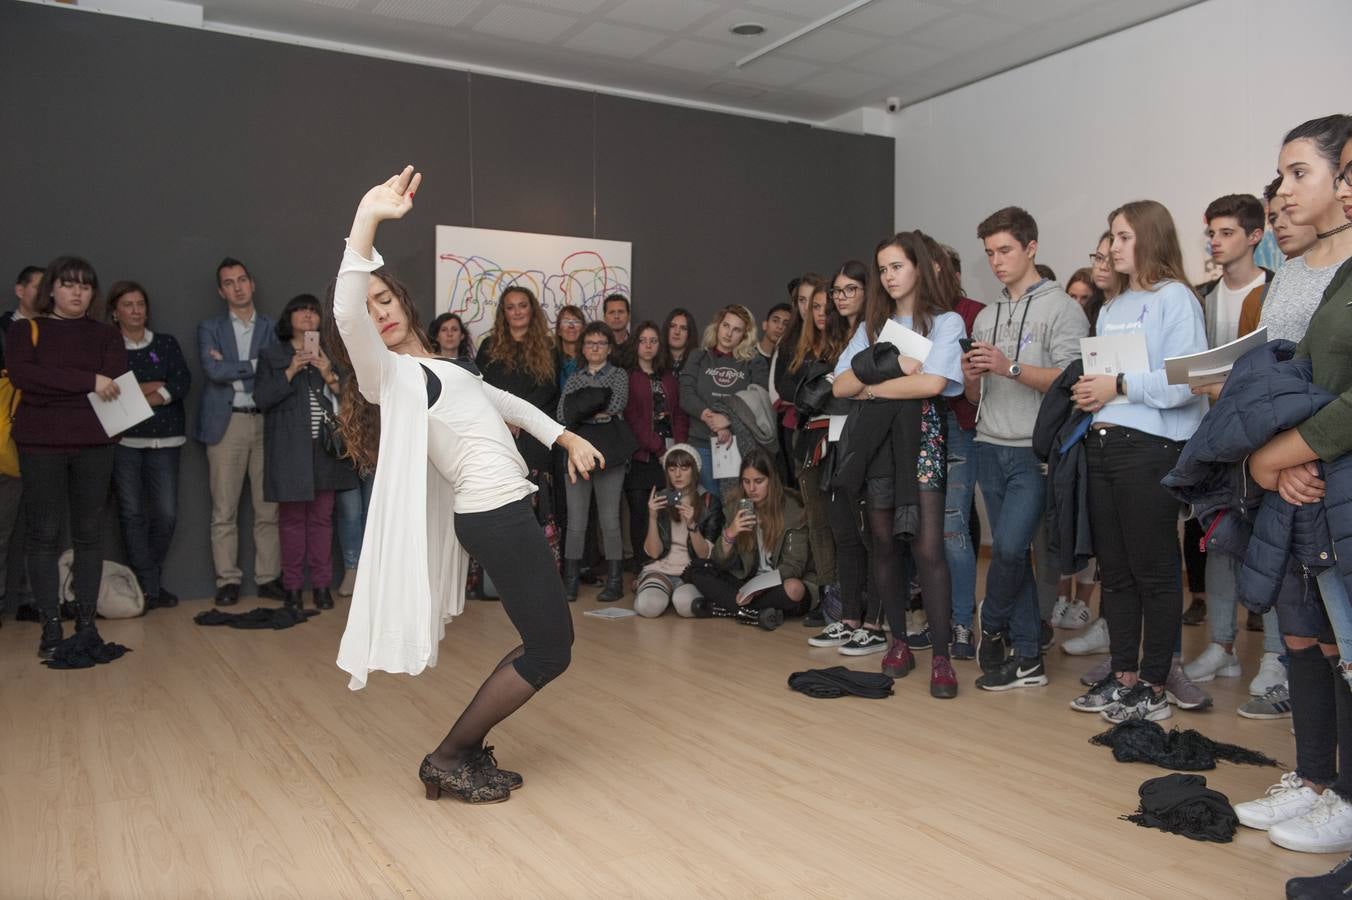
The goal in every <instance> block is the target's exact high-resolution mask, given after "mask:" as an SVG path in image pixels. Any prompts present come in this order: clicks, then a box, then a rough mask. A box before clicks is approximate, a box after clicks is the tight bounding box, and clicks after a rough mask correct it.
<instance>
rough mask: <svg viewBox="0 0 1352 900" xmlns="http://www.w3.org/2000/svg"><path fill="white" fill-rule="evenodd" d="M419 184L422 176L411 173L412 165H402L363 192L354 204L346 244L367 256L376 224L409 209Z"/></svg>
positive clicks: (371, 246) (417, 173)
mask: <svg viewBox="0 0 1352 900" xmlns="http://www.w3.org/2000/svg"><path fill="white" fill-rule="evenodd" d="M420 184H422V173H421V172H415V171H413V167H412V166H404V171H402V172H400V173H399V174H398V175H395V176H393V177H391V178H389V179H387V180H386V181H385V182H383V183H382V184H378V185H376V186H375V187H373V188H371V189H370V190H369V191H367V192H366V196H365V197H362V198H361V203H359V204H357V215H356V217H355V218H353V220H352V232H351V233H350V234H349V235H348V236H347V245H348V246H349V247H351V248H352V249H353V250H354V251H356V252H357V253H359V254H361V255H362V256H365V257H370V255H371V250H372V249H373V248H374V246H375V240H376V229H377V228H378V227H380V223H381V222H383V221H385V220H386V219H402V218H403V217H404V214H405V213H407V212H408V211H409V210H410V209H412V208H413V195H414V194H415V193H417V191H418V185H420Z"/></svg>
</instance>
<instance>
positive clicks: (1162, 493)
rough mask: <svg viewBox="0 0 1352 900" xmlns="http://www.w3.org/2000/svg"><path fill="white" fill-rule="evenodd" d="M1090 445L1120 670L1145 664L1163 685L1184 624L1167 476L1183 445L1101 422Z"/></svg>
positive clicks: (1102, 564) (1096, 524) (1143, 672)
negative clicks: (1162, 482) (1107, 426)
mask: <svg viewBox="0 0 1352 900" xmlns="http://www.w3.org/2000/svg"><path fill="white" fill-rule="evenodd" d="M1085 448H1086V450H1087V458H1088V470H1089V527H1090V531H1091V532H1092V535H1093V540H1094V552H1095V554H1096V555H1097V556H1098V562H1099V574H1100V577H1101V579H1102V587H1103V602H1102V607H1103V616H1104V618H1105V619H1107V620H1108V640H1109V644H1110V646H1111V650H1112V657H1113V671H1114V672H1135V671H1138V668H1139V671H1140V676H1141V678H1142V679H1143V680H1145V681H1147V682H1149V683H1150V684H1152V685H1162V684H1164V682H1165V679H1167V678H1168V677H1169V667H1170V665H1171V664H1172V663H1173V655H1174V644H1175V642H1176V641H1177V640H1178V634H1179V629H1180V628H1181V627H1182V623H1183V589H1182V583H1181V578H1182V571H1181V569H1182V563H1181V560H1180V556H1179V547H1178V510H1179V504H1178V501H1177V500H1175V499H1174V498H1173V496H1172V495H1170V493H1169V492H1168V491H1166V490H1165V489H1164V488H1163V487H1162V486H1161V485H1160V479H1161V478H1163V477H1164V476H1165V475H1167V474H1168V473H1169V470H1170V469H1172V468H1173V467H1174V464H1175V463H1176V462H1178V455H1179V453H1180V452H1181V451H1182V449H1183V445H1182V444H1181V443H1178V442H1177V441H1170V440H1166V439H1164V438H1162V437H1157V436H1156V435H1153V434H1146V433H1145V432H1142V431H1136V430H1133V429H1130V428H1122V427H1115V428H1105V427H1100V426H1094V427H1092V428H1090V429H1089V434H1088V435H1086V436H1085ZM1143 632H1144V646H1142V633H1143ZM1138 648H1139V665H1138V661H1137V660H1138Z"/></svg>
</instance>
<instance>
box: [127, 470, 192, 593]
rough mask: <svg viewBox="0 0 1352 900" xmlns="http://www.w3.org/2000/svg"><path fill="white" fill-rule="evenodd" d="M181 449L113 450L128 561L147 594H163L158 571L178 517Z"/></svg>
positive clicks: (167, 550)
mask: <svg viewBox="0 0 1352 900" xmlns="http://www.w3.org/2000/svg"><path fill="white" fill-rule="evenodd" d="M180 449H181V448H179V447H159V448H155V449H150V448H139V447H123V446H122V445H120V444H119V445H118V446H116V447H115V448H113V478H114V481H115V482H116V485H117V511H118V518H119V520H120V521H121V523H122V544H123V546H124V547H125V548H126V550H127V563H128V564H129V565H130V566H131V569H132V571H133V572H135V573H136V580H137V581H139V582H140V583H141V590H142V591H144V592H145V594H146V596H148V597H158V596H159V595H160V570H161V567H163V566H164V560H165V558H166V557H167V556H168V555H169V544H170V542H171V541H173V539H174V525H175V523H177V521H178V457H179V451H180Z"/></svg>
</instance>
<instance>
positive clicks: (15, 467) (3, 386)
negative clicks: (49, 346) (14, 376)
mask: <svg viewBox="0 0 1352 900" xmlns="http://www.w3.org/2000/svg"><path fill="white" fill-rule="evenodd" d="M27 322H28V331H29V336H30V337H31V338H32V340H33V346H34V347H36V346H37V345H38V323H37V321H36V320H34V319H28V320H27ZM11 327H13V326H12V325H11ZM21 394H22V392H21V391H20V390H19V389H18V388H16V387H15V386H14V382H12V381H10V380H9V370H8V369H6V370H4V371H0V475H8V476H9V477H10V478H18V477H19V448H18V447H16V446H15V445H14V436H13V434H12V432H13V430H14V414H15V413H16V412H18V411H19V398H20V395H21Z"/></svg>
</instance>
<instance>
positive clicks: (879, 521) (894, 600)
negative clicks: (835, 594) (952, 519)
mask: <svg viewBox="0 0 1352 900" xmlns="http://www.w3.org/2000/svg"><path fill="white" fill-rule="evenodd" d="M893 512H894V510H893V508H892V507H890V506H889V507H886V508H885V509H869V510H868V511H867V512H866V516H867V518H868V530H869V563H870V570H871V572H872V575H873V583H874V585H876V587H877V590H878V593H879V594H881V595H882V599H883V607H884V609H885V610H886V612H887V621H888V622H890V623H891V625H892V633H893V634H904V633H905V629H906V609H907V607H908V606H910V599H911V592H910V589H909V588H910V586H909V585H907V584H904V583H903V580H902V565H901V562H902V560H901V552H900V548H899V547H898V546H897V543H896V538H895V537H893V535H892V526H893ZM909 546H910V550H911V559H912V561H913V562H914V563H915V569H916V576H917V578H918V579H919V581H920V594H921V597H922V598H923V600H924V602H925V617H926V618H927V619H928V620H929V631H930V640H931V641H932V642H933V645H934V653H935V655H937V656H947V655H948V647H949V643H950V641H951V640H952V636H953V635H952V624H953V585H952V582H951V581H950V580H949V574H948V558H947V557H946V556H945V555H944V492H943V491H925V490H922V491H920V528H919V529H918V531H917V532H916V536H915V539H914V540H912V541H911V543H910V545H909Z"/></svg>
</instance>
